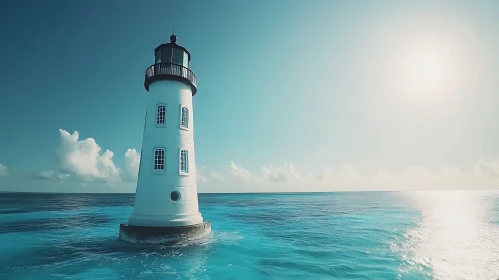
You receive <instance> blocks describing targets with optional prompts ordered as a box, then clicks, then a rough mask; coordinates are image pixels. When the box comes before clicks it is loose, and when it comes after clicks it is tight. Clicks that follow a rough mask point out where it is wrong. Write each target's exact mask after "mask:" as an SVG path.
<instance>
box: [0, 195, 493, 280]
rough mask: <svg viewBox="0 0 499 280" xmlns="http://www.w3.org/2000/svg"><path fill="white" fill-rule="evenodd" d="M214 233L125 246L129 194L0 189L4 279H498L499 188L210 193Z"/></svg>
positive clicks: (205, 203) (203, 202)
mask: <svg viewBox="0 0 499 280" xmlns="http://www.w3.org/2000/svg"><path fill="white" fill-rule="evenodd" d="M199 202H200V207H201V209H200V210H201V212H202V214H203V216H204V217H205V219H208V220H210V221H211V222H212V227H213V233H212V235H211V236H210V237H209V238H207V239H205V240H203V241H200V242H195V243H185V244H177V245H175V246H173V247H161V246H152V247H150V246H142V247H136V246H133V245H128V244H124V243H122V242H120V241H118V240H117V236H118V228H119V223H121V222H125V221H126V220H127V218H128V217H129V215H130V213H131V211H132V205H133V195H129V194H6V193H5V194H0V279H252V280H253V279H467V280H469V279H489V280H490V279H498V278H499V193H497V192H421V193H417V192H412V193H396V192H352V193H326V194H325V193H316V194H200V197H199Z"/></svg>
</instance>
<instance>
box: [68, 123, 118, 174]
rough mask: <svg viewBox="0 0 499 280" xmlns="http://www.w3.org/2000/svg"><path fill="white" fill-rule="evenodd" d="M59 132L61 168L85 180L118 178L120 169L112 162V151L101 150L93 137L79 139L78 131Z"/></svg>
mask: <svg viewBox="0 0 499 280" xmlns="http://www.w3.org/2000/svg"><path fill="white" fill-rule="evenodd" d="M59 132H60V133H61V146H60V150H59V153H60V159H61V162H60V163H61V169H62V170H63V171H65V172H67V173H70V174H74V175H76V176H77V177H79V178H80V179H82V180H83V181H85V182H90V181H94V180H104V181H107V182H110V181H115V180H119V174H120V170H119V169H118V168H117V167H116V165H115V164H114V162H113V155H114V153H113V152H111V151H110V150H106V151H105V152H103V153H102V152H101V147H100V146H99V145H98V144H97V143H96V142H95V140H94V139H93V138H87V139H83V140H79V139H78V138H79V134H78V131H75V132H73V134H70V133H69V132H67V131H65V130H63V129H59Z"/></svg>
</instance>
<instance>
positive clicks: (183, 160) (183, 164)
mask: <svg viewBox="0 0 499 280" xmlns="http://www.w3.org/2000/svg"><path fill="white" fill-rule="evenodd" d="M180 172H183V173H189V153H188V152H187V150H181V151H180Z"/></svg>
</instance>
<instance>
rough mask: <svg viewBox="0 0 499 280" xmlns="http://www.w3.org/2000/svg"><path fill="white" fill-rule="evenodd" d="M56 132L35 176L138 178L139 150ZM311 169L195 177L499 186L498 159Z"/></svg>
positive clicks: (400, 186)
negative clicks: (54, 156) (394, 168)
mask: <svg viewBox="0 0 499 280" xmlns="http://www.w3.org/2000/svg"><path fill="white" fill-rule="evenodd" d="M59 133H60V147H59V151H58V155H59V167H58V169H57V170H44V171H41V172H40V173H38V174H36V175H34V176H32V178H33V179H36V180H54V181H61V182H67V181H69V180H77V181H80V183H90V182H104V183H108V184H114V185H120V184H125V183H135V182H136V180H137V176H138V171H139V166H140V153H139V152H138V151H137V150H136V149H132V148H131V149H127V150H126V151H125V152H124V153H123V154H122V155H123V156H122V158H120V159H123V166H122V168H119V167H117V165H116V164H115V162H114V161H113V160H114V153H113V152H112V151H110V150H109V149H106V150H104V149H102V148H101V147H100V145H99V144H97V142H96V141H95V140H94V139H93V138H86V139H80V137H79V133H78V131H74V132H73V133H69V132H67V131H66V130H63V129H60V130H59ZM297 166H298V167H297ZM311 168H312V169H310V167H309V168H306V167H303V166H302V167H300V168H299V165H295V164H293V163H284V164H282V165H263V166H261V167H259V168H256V169H255V171H250V170H249V169H247V168H245V167H243V166H242V165H240V164H236V162H235V161H230V162H229V164H228V165H227V166H225V167H220V168H210V167H207V166H199V167H198V168H197V173H196V176H197V182H198V185H199V186H200V191H202V192H267V191H268V192H290V191H304V192H306V191H312V192H313V191H361V190H367V191H369V190H370V191H378V190H447V189H471V190H473V189H480V190H483V189H496V190H498V189H499V160H494V161H478V162H477V163H475V164H473V165H472V166H471V167H470V168H468V169H466V170H462V169H459V168H458V167H456V166H453V165H443V166H440V167H438V168H437V170H433V171H430V170H428V169H426V168H424V167H420V166H410V167H407V168H406V169H405V171H404V172H399V173H392V172H390V171H388V170H385V169H378V170H377V171H375V172H373V173H371V174H361V173H360V172H358V171H357V169H356V168H355V167H353V166H352V165H349V164H343V165H339V166H332V165H328V164H324V165H321V166H316V167H313V166H312V167H311ZM7 174H8V169H7V167H6V166H5V165H3V164H1V163H0V176H1V175H7ZM130 190H132V189H130ZM132 191H133V190H132Z"/></svg>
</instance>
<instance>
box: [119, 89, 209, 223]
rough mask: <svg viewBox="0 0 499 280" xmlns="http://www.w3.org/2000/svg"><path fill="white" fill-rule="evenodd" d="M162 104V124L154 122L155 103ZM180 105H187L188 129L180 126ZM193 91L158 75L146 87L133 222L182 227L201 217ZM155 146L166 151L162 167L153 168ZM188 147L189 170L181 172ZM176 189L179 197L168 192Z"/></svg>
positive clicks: (196, 221)
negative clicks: (183, 152) (197, 182)
mask: <svg viewBox="0 0 499 280" xmlns="http://www.w3.org/2000/svg"><path fill="white" fill-rule="evenodd" d="M160 104H163V105H165V106H166V121H165V124H157V123H156V118H157V107H158V105H160ZM181 107H186V108H188V110H189V117H188V128H187V129H184V128H182V127H181ZM193 120H194V118H193V108H192V90H191V87H190V86H188V85H187V84H185V83H182V82H179V81H174V80H159V81H155V82H153V83H152V84H151V85H150V86H149V93H148V101H147V112H146V120H145V125H144V136H143V141H142V150H141V159H140V169H139V177H138V181H137V190H136V194H135V204H134V209H133V213H132V215H131V217H130V219H129V220H128V224H129V225H133V226H150V227H165V226H185V225H193V224H199V223H202V222H203V217H202V216H201V213H200V212H199V207H198V194H197V184H196V160H195V154H194V122H193ZM156 148H163V149H164V150H165V168H164V170H155V169H154V160H155V158H154V153H155V149H156ZM181 150H187V151H188V171H189V173H188V174H183V173H182V172H180V151H181ZM173 191H178V193H179V194H180V198H179V199H178V200H177V201H173V200H172V199H171V198H170V195H171V193H172V192H173Z"/></svg>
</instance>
